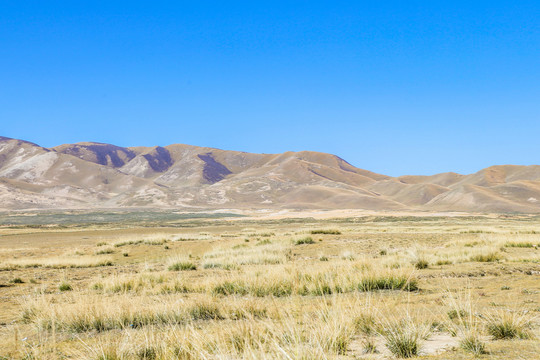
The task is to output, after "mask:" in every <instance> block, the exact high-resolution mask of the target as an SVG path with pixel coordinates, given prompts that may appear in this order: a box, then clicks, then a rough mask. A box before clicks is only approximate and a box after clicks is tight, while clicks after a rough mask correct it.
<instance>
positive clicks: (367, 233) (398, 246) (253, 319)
mask: <svg viewBox="0 0 540 360" xmlns="http://www.w3.org/2000/svg"><path fill="white" fill-rule="evenodd" d="M247 215H250V216H242V217H240V216H232V215H231V214H219V213H206V214H201V213H198V214H179V213H174V212H169V213H166V212H151V211H145V212H108V213H105V212H92V213H82V212H70V213H61V214H59V213H56V214H55V213H32V212H28V213H20V212H19V213H13V212H11V213H5V214H3V215H2V223H3V224H4V225H2V227H1V228H0V234H1V236H0V270H1V271H0V308H1V309H2V311H0V324H1V325H0V344H1V346H0V359H95V360H97V359H103V360H105V359H357V358H358V359H360V358H366V359H370V358H372V359H378V358H392V357H416V356H418V357H420V358H426V359H466V358H473V357H479V358H486V359H535V358H538V354H539V353H540V342H539V341H538V337H539V336H540V329H539V317H538V316H539V315H540V282H539V277H540V249H539V246H540V226H539V220H540V219H539V218H538V216H536V215H531V216H529V215H463V214H438V215H434V214H432V215H429V214H412V215H411V214H390V213H385V214H382V213H379V214H377V213H372V214H367V213H363V212H360V211H349V212H346V211H344V212H302V213H294V212H288V213H266V214H261V213H253V214H247ZM51 219H55V220H56V222H53V221H52V220H51Z"/></svg>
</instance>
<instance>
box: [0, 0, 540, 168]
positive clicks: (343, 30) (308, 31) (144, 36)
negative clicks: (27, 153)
mask: <svg viewBox="0 0 540 360" xmlns="http://www.w3.org/2000/svg"><path fill="white" fill-rule="evenodd" d="M539 134H540V2H538V1H245V2H243V1H230V2H225V1H204V0H201V1H189V2H188V1H168V2H165V1H76V2H75V1H46V2H45V1H19V0H3V1H0V135H3V136H8V137H15V138H22V139H25V140H30V141H33V142H37V143H39V144H40V145H43V146H55V145H59V144H62V143H72V142H79V141H99V142H107V143H114V144H117V145H121V146H135V145H147V146H153V145H167V144H171V143H186V144H192V145H201V146H210V147H217V148H223V149H230V150H242V151H249V152H263V153H277V152H283V151H287V150H314V151H322V152H329V153H334V154H337V155H339V156H341V157H343V158H344V159H346V160H347V161H349V162H350V163H352V164H353V165H355V166H358V167H361V168H365V169H369V170H372V171H376V172H380V173H384V174H388V175H402V174H433V173H438V172H443V171H456V172H460V173H471V172H475V171H477V170H479V169H481V168H483V167H486V166H490V165H494V164H539V163H540V159H539V157H540V141H539Z"/></svg>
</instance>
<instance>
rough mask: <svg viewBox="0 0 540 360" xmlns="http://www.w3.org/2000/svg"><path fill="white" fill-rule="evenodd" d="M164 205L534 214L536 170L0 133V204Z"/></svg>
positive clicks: (538, 193)
mask: <svg viewBox="0 0 540 360" xmlns="http://www.w3.org/2000/svg"><path fill="white" fill-rule="evenodd" d="M124 207H125V208H130V207H153V208H155V207H164V208H186V209H214V208H223V207H227V208H251V209H263V208H264V209H266V208H275V209H284V208H290V209H345V208H354V209H366V210H419V211H465V212H502V213H504V212H524V213H537V212H540V166H539V165H529V166H524V165H495V166H490V167H488V168H485V169H482V170H480V171H478V172H476V173H473V174H469V175H463V174H458V173H454V172H447V173H441V174H435V175H429V176H426V175H403V176H399V177H391V176H387V175H383V174H377V173H374V172H371V171H369V170H364V169H360V168H357V167H355V166H353V165H351V164H350V163H348V162H347V161H346V160H344V159H342V158H340V157H339V156H337V155H332V154H327V153H321V152H313V151H299V152H292V151H288V152H284V153H280V154H256V153H247V152H241V151H232V150H221V149H216V148H210V147H198V146H193V145H186V144H171V145H167V146H153V147H143V146H139V147H121V146H116V145H113V144H105V143H97V142H79V143H75V144H62V145H59V146H55V147H52V148H45V147H41V146H40V145H38V144H35V143H32V142H29V141H24V140H19V139H12V138H7V137H0V209H3V210H16V209H50V208H62V209H64V208H66V209H69V208H124Z"/></svg>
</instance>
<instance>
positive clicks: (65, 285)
mask: <svg viewBox="0 0 540 360" xmlns="http://www.w3.org/2000/svg"><path fill="white" fill-rule="evenodd" d="M58 290H60V291H71V290H73V287H72V286H71V285H70V284H69V283H68V282H66V281H63V282H62V283H60V285H58Z"/></svg>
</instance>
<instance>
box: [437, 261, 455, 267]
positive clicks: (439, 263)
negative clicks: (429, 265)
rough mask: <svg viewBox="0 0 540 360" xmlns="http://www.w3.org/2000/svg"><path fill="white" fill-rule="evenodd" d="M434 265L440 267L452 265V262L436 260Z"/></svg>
mask: <svg viewBox="0 0 540 360" xmlns="http://www.w3.org/2000/svg"><path fill="white" fill-rule="evenodd" d="M435 265H438V266H441V265H452V262H451V261H450V260H437V262H436V263H435Z"/></svg>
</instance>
